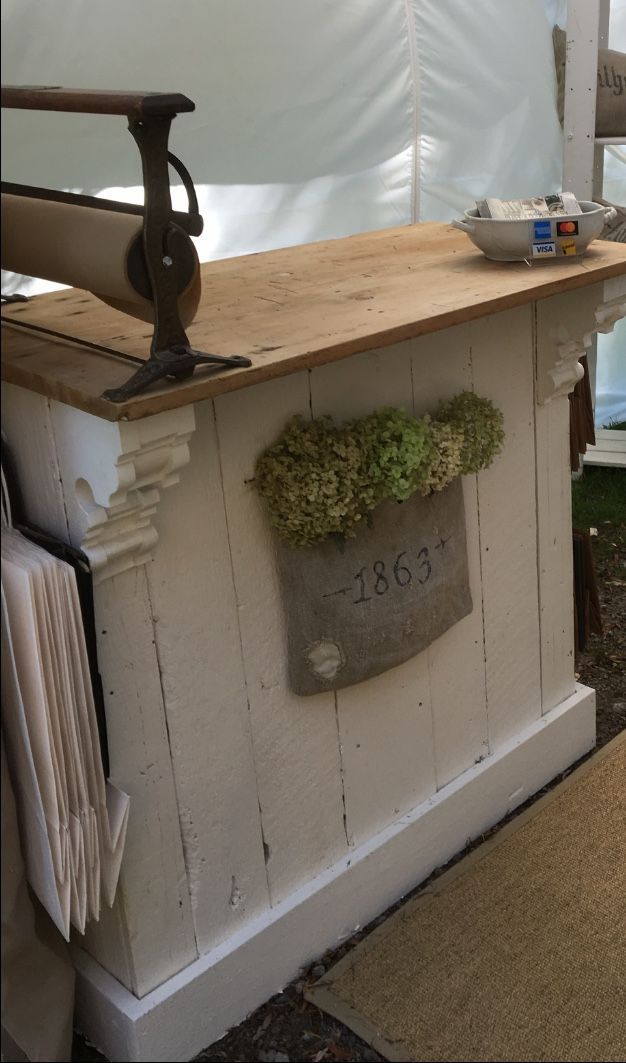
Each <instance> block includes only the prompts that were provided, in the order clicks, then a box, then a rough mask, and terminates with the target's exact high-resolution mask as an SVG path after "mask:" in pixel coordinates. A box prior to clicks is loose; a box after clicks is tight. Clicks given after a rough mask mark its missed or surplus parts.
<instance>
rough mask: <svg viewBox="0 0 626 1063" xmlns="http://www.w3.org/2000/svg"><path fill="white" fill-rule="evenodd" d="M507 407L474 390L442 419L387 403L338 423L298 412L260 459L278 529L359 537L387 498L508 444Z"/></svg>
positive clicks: (288, 533)
mask: <svg viewBox="0 0 626 1063" xmlns="http://www.w3.org/2000/svg"><path fill="white" fill-rule="evenodd" d="M503 439H504V432H503V430H502V414H501V413H500V412H499V411H498V410H497V409H496V408H495V407H494V405H493V403H491V402H490V401H489V400H488V399H481V398H478V397H477V396H476V395H473V394H472V393H470V392H463V393H462V394H461V395H457V396H456V398H454V399H452V400H451V401H450V402H447V403H443V404H442V405H441V406H440V408H439V411H438V417H437V420H434V421H433V420H431V419H430V417H428V416H426V417H424V418H422V419H421V420H417V419H416V418H415V417H412V416H411V415H410V414H409V413H407V412H406V411H405V410H400V409H394V408H392V407H383V408H382V409H380V410H376V411H375V412H374V413H371V414H369V416H367V417H362V418H360V419H359V420H355V421H350V422H348V423H347V424H345V425H343V426H337V425H335V424H334V423H333V421H332V420H331V418H329V417H322V418H318V419H317V420H313V421H305V420H304V419H303V418H302V417H295V418H293V419H292V420H291V421H290V422H289V424H288V425H287V427H286V428H285V430H284V432H283V433H282V435H281V436H280V437H279V439H278V440H277V441H276V443H275V444H274V445H273V446H272V447H270V448H269V449H268V450H266V451H265V453H264V454H262V455H261V457H260V458H259V460H258V462H257V466H256V479H255V483H256V487H257V490H258V491H259V493H260V494H261V495H262V497H263V498H264V500H265V502H266V504H267V508H268V511H269V514H270V519H271V522H272V524H273V525H274V527H275V528H276V531H277V532H278V534H279V536H280V537H281V538H282V539H285V540H286V541H287V542H289V543H291V545H292V546H310V545H312V544H313V543H317V542H323V541H324V540H325V539H328V538H329V537H331V536H332V537H335V538H338V539H339V540H341V539H348V538H353V537H354V536H355V535H356V532H357V530H358V528H359V527H360V525H361V524H362V522H363V521H366V520H368V519H369V516H370V514H371V512H372V510H374V509H375V507H376V506H377V505H378V504H379V503H380V502H382V501H383V500H384V499H386V498H391V499H394V500H395V501H396V502H403V501H405V500H406V499H407V498H409V497H410V495H412V494H413V492H414V491H416V490H418V491H420V493H421V494H424V495H427V494H429V493H430V492H431V491H441V490H442V489H443V488H444V487H445V486H446V484H449V483H450V482H451V480H453V479H454V478H455V476H458V475H459V473H467V472H477V471H478V470H479V469H482V468H484V467H485V466H486V465H488V464H489V463H490V461H491V460H492V459H493V457H494V456H495V454H497V453H498V451H499V450H500V449H501V446H502V441H503Z"/></svg>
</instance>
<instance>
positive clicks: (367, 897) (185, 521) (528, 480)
mask: <svg viewBox="0 0 626 1063" xmlns="http://www.w3.org/2000/svg"><path fill="white" fill-rule="evenodd" d="M283 254H284V253H283ZM260 257H262V256H260ZM500 268H501V267H498V269H500ZM593 280H594V277H593V273H591V272H590V274H589V280H588V281H587V282H585V284H586V286H583V287H580V286H579V287H577V289H576V290H572V291H564V292H563V293H562V294H554V293H552V294H550V295H548V296H545V297H544V296H537V294H536V293H532V292H531V293H530V295H529V298H528V299H527V300H526V301H522V302H521V304H520V305H515V306H513V307H512V308H510V309H503V310H500V311H496V312H492V313H489V314H488V315H487V316H484V315H483V316H477V315H476V314H474V315H473V318H474V319H472V320H465V321H463V320H460V321H459V323H458V324H453V325H451V326H449V327H445V328H443V329H440V330H435V331H432V330H431V331H429V333H428V334H424V335H416V336H415V337H413V338H408V339H405V340H403V341H401V342H397V343H395V344H392V345H389V346H386V347H385V348H384V349H378V350H369V351H368V350H363V351H362V353H356V354H353V355H352V356H351V357H344V358H343V360H341V361H334V362H330V361H329V362H328V364H322V365H317V366H315V367H313V368H304V369H303V370H301V371H297V369H296V371H294V370H293V369H291V370H290V371H289V373H288V374H286V375H283V376H280V377H278V378H274V379H268V380H267V381H265V382H262V383H257V384H255V385H254V386H250V387H245V388H243V389H240V390H233V391H230V392H229V393H223V394H217V395H216V396H215V397H213V398H211V397H208V398H199V399H197V400H196V401H193V402H191V403H190V404H187V405H183V406H181V407H180V408H175V409H164V410H162V411H161V412H158V413H155V414H152V415H147V416H144V417H142V418H141V419H138V420H132V421H123V420H121V421H117V422H116V421H112V420H106V419H104V418H103V417H101V416H96V415H95V414H93V413H90V412H86V410H84V409H77V408H75V407H73V406H71V405H68V404H66V403H63V402H60V401H58V400H57V399H56V398H53V397H50V395H45V394H41V393H37V392H38V391H41V390H42V389H41V388H40V387H39V388H38V389H37V391H36V390H32V389H30V388H27V387H24V386H19V385H18V384H16V383H11V384H7V385H5V388H4V414H3V429H4V431H5V433H6V435H7V438H8V440H9V443H10V445H11V448H12V451H13V453H14V455H15V458H16V461H17V465H18V471H19V476H20V480H21V484H22V487H23V490H24V493H25V496H26V502H27V509H28V515H29V517H30V519H31V520H32V521H34V522H36V523H38V524H40V525H42V526H43V527H45V528H46V529H48V530H50V531H52V532H54V533H56V534H57V535H59V536H61V537H63V538H66V539H69V540H70V541H72V542H73V543H74V544H75V545H79V546H82V548H83V549H84V550H85V551H86V553H87V554H88V556H89V557H90V559H91V562H92V567H93V571H94V576H95V580H96V587H95V596H96V619H97V631H98V640H99V660H100V669H101V673H102V677H103V685H104V693H105V700H106V711H107V723H108V734H109V745H110V756H111V777H112V779H113V781H114V782H115V783H116V784H117V785H118V786H120V787H121V788H122V789H123V790H125V791H126V792H127V793H129V794H130V795H131V799H132V806H131V818H130V823H129V829H128V841H127V850H126V855H125V858H124V863H123V868H122V877H121V886H120V890H119V895H118V900H117V902H116V905H115V907H114V909H113V911H112V912H110V913H106V916H105V917H104V918H103V919H102V920H101V923H100V924H99V925H97V926H92V927H91V928H90V929H89V930H88V933H87V935H86V938H85V940H84V942H82V943H81V942H80V941H78V940H77V941H76V943H75V944H76V948H77V951H76V962H77V968H78V972H79V980H78V981H79V988H78V1000H79V1019H80V1022H81V1025H82V1028H83V1029H84V1031H85V1032H86V1034H87V1035H88V1036H89V1038H90V1039H91V1040H93V1041H94V1042H95V1043H96V1044H97V1045H98V1046H99V1047H101V1048H102V1050H103V1051H104V1052H105V1053H106V1054H107V1055H108V1056H109V1058H111V1059H112V1060H122V1059H129V1060H146V1061H147V1060H160V1059H165V1058H169V1059H174V1060H185V1059H189V1058H190V1057H191V1056H192V1055H193V1054H194V1053H195V1052H196V1051H198V1050H199V1049H200V1048H202V1047H204V1046H205V1045H207V1044H208V1043H210V1042H211V1041H213V1040H214V1039H216V1038H217V1037H219V1036H220V1035H221V1034H222V1033H223V1032H224V1031H225V1030H226V1029H228V1028H229V1027H230V1026H231V1025H232V1024H234V1023H236V1022H237V1021H239V1020H240V1019H241V1018H243V1017H244V1016H245V1015H246V1014H247V1013H248V1012H249V1011H250V1010H251V1009H252V1008H254V1007H255V1006H256V1005H257V1004H259V1003H261V1002H262V1001H263V1000H264V999H266V998H267V997H268V996H270V995H271V994H272V993H273V992H275V991H276V990H278V989H279V988H281V986H283V985H284V984H285V982H287V981H288V980H289V979H290V978H291V977H292V976H294V975H295V974H296V972H297V970H298V967H299V966H300V965H301V964H303V963H305V962H307V961H309V960H311V959H312V958H314V957H316V956H318V955H320V954H321V953H322V952H323V951H324V950H325V949H326V948H327V947H329V946H332V945H334V944H335V943H336V942H337V941H339V940H340V939H342V938H344V937H345V936H346V935H349V934H350V933H351V932H352V931H353V929H354V928H355V927H356V926H357V925H363V924H364V923H366V922H367V921H368V920H369V919H371V918H372V917H373V916H375V915H376V914H378V913H379V912H380V911H382V910H383V909H384V908H385V907H386V906H387V905H389V904H391V903H392V902H393V901H395V900H396V899H398V898H399V897H400V896H401V895H402V894H403V893H405V892H406V891H408V890H410V889H411V888H412V887H414V886H415V885H416V884H417V883H419V882H420V881H421V880H422V879H423V878H424V877H425V876H426V875H428V873H429V872H430V871H431V870H432V869H433V868H434V867H436V866H438V865H441V864H442V863H444V862H445V861H446V860H448V859H449V858H450V857H451V856H452V855H453V854H454V853H455V852H457V851H458V850H459V849H461V848H462V847H463V846H464V844H465V843H466V841H467V840H468V839H469V838H472V837H475V836H476V835H478V834H480V833H481V832H482V831H484V830H485V829H487V828H488V827H489V826H491V825H492V824H493V823H495V822H496V821H497V820H499V819H500V818H501V817H502V816H503V815H505V814H506V813H507V812H508V811H510V810H511V809H512V808H514V807H515V806H516V805H518V804H520V803H521V802H522V801H524V800H525V799H526V798H527V797H529V796H530V795H531V794H532V793H533V792H534V791H536V790H537V789H538V788H540V787H541V786H542V785H544V784H545V783H546V782H547V781H548V780H550V779H551V778H552V777H553V776H554V775H555V774H557V773H558V772H559V771H561V770H562V769H563V768H565V767H566V766H567V765H568V764H570V763H571V762H573V761H574V760H576V759H577V758H578V757H580V756H581V755H582V754H583V753H585V752H586V751H587V750H588V749H589V748H590V747H591V746H593V744H594V741H595V705H594V694H593V692H592V691H590V690H588V689H587V688H584V687H580V686H577V685H576V683H575V678H574V662H573V621H572V561H571V516H570V489H569V488H570V473H569V449H568V431H567V424H568V407H569V404H568V398H567V395H568V391H569V390H571V389H572V388H573V386H574V384H575V382H576V379H577V375H578V374H577V366H578V355H579V354H581V353H583V352H584V348H585V344H586V343H588V342H589V339H590V336H591V334H592V332H593V331H594V330H597V329H598V328H603V329H608V328H610V327H612V323H613V322H614V320H615V319H616V318H617V317H618V316H620V315H622V314H624V313H625V312H626V259H625V262H624V272H623V273H622V275H619V276H614V277H613V279H609V280H607V281H606V282H600V283H593ZM46 298H48V299H49V298H50V297H46ZM13 379H14V378H13ZM464 388H467V389H473V390H475V391H476V392H477V393H478V394H479V395H483V396H487V397H489V398H490V399H492V400H493V402H494V403H495V404H496V405H497V406H498V407H499V408H500V409H501V410H502V411H503V414H504V424H505V431H506V443H505V447H504V450H503V453H502V454H501V456H500V457H499V458H498V459H497V460H496V461H495V462H494V464H493V465H492V467H491V468H489V469H488V470H486V471H485V472H483V473H481V474H479V475H478V476H477V477H475V476H472V477H464V481H463V489H464V497H465V508H466V521H467V544H468V556H469V568H470V582H471V591H472V598H473V602H474V609H473V611H472V613H471V614H470V615H469V616H467V617H466V618H464V619H463V620H461V621H460V622H458V623H457V624H455V625H454V626H453V627H452V628H451V629H450V630H449V631H447V632H446V633H445V634H444V635H443V636H442V637H441V638H439V639H437V640H436V641H435V642H434V643H433V644H432V645H431V646H430V647H429V648H428V649H427V650H426V651H424V652H423V653H421V654H419V655H418V656H416V657H414V658H412V659H411V660H409V661H407V662H406V663H404V664H402V665H400V666H399V667H397V668H394V669H393V670H391V671H388V672H386V673H385V674H383V675H380V676H378V677H376V678H374V679H370V680H368V681H367V682H364V683H361V684H358V685H356V686H353V687H350V688H347V689H344V690H341V691H339V692H337V693H336V694H333V693H324V694H320V695H317V696H314V697H307V698H299V697H297V696H296V695H294V694H292V693H291V692H290V691H289V689H288V686H287V683H286V658H285V632H284V630H283V616H282V610H281V602H280V597H279V591H278V585H277V574H276V569H275V563H274V557H273V549H272V538H271V534H270V529H269V525H268V521H267V518H266V515H265V513H264V511H263V508H262V505H261V504H260V502H259V499H258V497H257V495H256V493H255V490H254V487H253V485H252V484H251V482H250V481H251V480H252V478H253V474H254V465H255V461H256V459H257V457H258V455H259V453H260V451H261V450H262V449H263V448H264V447H266V446H267V445H268V444H269V443H271V442H272V441H273V440H274V439H275V438H276V436H277V435H278V434H279V432H280V431H281V429H282V428H283V426H284V424H285V422H286V420H287V419H288V417H290V416H291V415H293V414H295V413H301V414H303V415H304V416H310V415H311V414H312V415H313V416H318V415H321V414H325V413H330V414H333V415H334V416H336V417H337V418H339V419H341V418H345V417H353V416H355V415H360V414H365V413H367V412H369V411H371V410H372V409H374V408H375V407H377V406H382V405H393V406H404V407H406V408H407V409H409V410H412V411H414V412H415V413H416V414H417V415H421V414H422V413H424V412H426V411H428V410H432V409H434V408H435V407H436V406H437V404H438V402H439V401H440V400H442V399H446V398H449V397H451V396H452V395H453V394H455V393H457V392H459V391H460V390H462V389H464ZM81 944H82V948H81V947H79V946H80V945H81Z"/></svg>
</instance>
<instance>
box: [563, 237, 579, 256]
mask: <svg viewBox="0 0 626 1063" xmlns="http://www.w3.org/2000/svg"><path fill="white" fill-rule="evenodd" d="M559 246H560V248H561V253H562V254H564V255H576V254H578V252H577V250H576V241H575V240H559Z"/></svg>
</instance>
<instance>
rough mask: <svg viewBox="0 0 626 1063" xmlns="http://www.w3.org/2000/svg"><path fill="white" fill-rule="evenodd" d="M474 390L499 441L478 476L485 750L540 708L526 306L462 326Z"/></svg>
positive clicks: (530, 337)
mask: <svg viewBox="0 0 626 1063" xmlns="http://www.w3.org/2000/svg"><path fill="white" fill-rule="evenodd" d="M469 329H470V339H471V346H472V365H473V377H474V389H475V391H476V393H477V394H478V395H484V396H486V397H487V398H490V399H492V400H493V402H494V403H495V404H496V406H498V407H499V409H500V410H502V413H503V415H504V430H505V433H506V440H505V444H504V449H503V451H502V453H501V454H500V455H499V456H498V458H496V460H495V461H494V463H493V465H491V467H490V468H488V469H485V470H484V471H483V472H481V473H479V475H478V508H479V526H480V552H481V567H482V577H483V601H484V622H485V657H486V669H487V672H486V678H487V712H488V718H489V743H490V751H491V752H494V751H495V750H497V749H499V748H500V747H501V746H502V744H503V743H504V742H506V741H507V740H509V739H510V738H512V736H513V735H515V734H517V733H518V732H519V731H520V730H521V729H522V728H523V727H525V726H528V725H530V724H531V723H532V722H533V720H535V719H536V718H537V716H538V715H540V714H541V680H540V653H539V603H538V590H537V520H536V495H535V453H534V449H535V448H534V388H533V376H534V370H533V353H532V352H533V328H532V306H526V307H520V308H518V309H515V310H509V311H506V312H505V313H503V314H496V315H494V316H493V317H488V318H484V319H482V320H480V321H476V322H473V323H472V324H471V325H470V326H469Z"/></svg>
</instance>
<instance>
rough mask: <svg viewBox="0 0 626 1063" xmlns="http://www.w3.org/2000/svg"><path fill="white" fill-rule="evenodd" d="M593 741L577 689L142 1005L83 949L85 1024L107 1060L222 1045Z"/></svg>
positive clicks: (591, 708)
mask: <svg viewBox="0 0 626 1063" xmlns="http://www.w3.org/2000/svg"><path fill="white" fill-rule="evenodd" d="M594 743H595V697H594V693H593V691H592V690H589V689H588V688H587V687H577V689H576V692H575V694H574V695H572V697H571V698H568V699H567V701H565V702H562V703H561V704H560V705H559V706H557V707H556V708H555V709H553V710H552V711H551V712H550V713H548V714H547V715H546V716H545V717H544V718H543V719H537V720H536V721H535V722H534V723H533V724H532V725H531V726H530V727H528V728H525V729H522V730H520V732H519V733H518V735H517V736H516V737H515V738H514V739H512V740H511V741H510V742H508V743H506V744H505V745H504V746H503V747H502V748H501V749H500V750H499V752H498V753H495V754H494V755H493V756H491V757H488V758H487V759H486V760H484V761H482V762H481V763H480V764H476V765H474V766H473V767H472V768H469V769H468V770H467V771H466V772H464V773H463V775H462V776H460V777H459V778H458V779H455V780H454V781H453V782H452V783H449V784H448V785H447V786H444V787H443V788H442V789H441V790H439V792H438V793H437V794H436V795H434V797H432V798H430V799H429V800H427V801H425V802H424V803H423V804H420V805H418V806H417V807H416V808H415V809H413V810H412V812H411V813H410V814H408V815H406V816H403V817H401V819H400V820H398V821H397V822H396V823H394V824H392V825H391V826H389V827H387V828H386V829H385V830H384V831H381V832H380V833H379V834H376V835H374V837H372V838H371V839H369V840H368V841H367V842H366V843H365V844H364V845H363V846H361V847H360V848H359V849H357V850H352V851H351V852H350V853H349V855H348V857H347V858H346V857H344V858H343V859H342V860H341V861H339V862H338V863H337V864H335V866H333V867H332V868H330V869H329V870H328V871H326V872H324V873H323V874H321V875H319V876H318V877H317V878H316V879H314V880H313V881H312V882H310V883H308V884H307V885H306V886H304V887H303V888H302V889H300V890H298V891H297V892H296V893H294V894H293V895H292V896H291V897H289V898H288V899H287V900H286V901H285V902H284V903H283V904H280V905H278V906H277V907H276V908H275V909H273V910H272V911H271V912H270V913H269V914H268V915H266V916H263V917H261V918H260V919H258V920H256V921H255V922H254V923H253V924H251V925H249V926H248V927H247V928H246V929H245V931H244V932H238V933H237V934H236V935H234V937H233V938H232V939H231V940H230V941H229V942H228V945H227V946H220V947H219V948H217V949H214V950H213V951H212V952H210V953H208V954H207V955H205V956H202V957H200V959H198V960H196V962H195V963H194V964H192V965H191V966H190V967H188V968H187V970H185V971H183V972H181V974H180V975H177V976H176V977H174V978H172V979H170V980H169V982H167V983H166V984H165V985H163V986H161V987H160V988H159V989H157V990H155V992H154V993H151V994H150V995H149V996H148V997H146V998H145V999H144V1000H136V999H135V998H134V997H131V996H130V994H128V993H126V992H125V991H124V990H123V989H122V987H121V986H120V985H119V983H117V982H115V981H114V980H113V979H112V978H110V977H108V976H107V974H106V972H104V971H103V970H102V968H101V967H99V966H98V964H96V963H94V962H93V960H91V959H90V957H88V956H86V955H85V953H84V952H80V951H76V952H75V954H74V959H75V964H76V967H77V972H78V979H77V1009H78V1022H79V1025H80V1029H82V1030H83V1031H84V1032H85V1033H86V1034H87V1035H88V1037H89V1038H90V1040H92V1041H93V1042H94V1043H95V1044H96V1045H97V1047H98V1048H99V1049H100V1050H101V1051H103V1052H104V1053H105V1054H106V1056H107V1058H108V1059H110V1060H113V1061H115V1060H120V1061H122V1060H124V1061H126V1060H134V1061H137V1063H150V1061H158V1060H162V1059H164V1058H166V1059H172V1060H180V1061H183V1060H187V1059H190V1058H191V1057H192V1056H194V1055H195V1053H196V1052H198V1051H200V1050H201V1048H202V1047H204V1046H205V1045H207V1044H210V1043H211V1042H213V1041H215V1040H216V1039H217V1038H219V1037H221V1036H223V1034H225V1033H226V1031H227V1030H228V1029H230V1027H231V1026H234V1025H235V1024H236V1023H238V1022H240V1021H241V1020H242V1019H243V1018H244V1017H245V1016H246V1015H248V1014H249V1013H250V1012H251V1011H252V1010H253V1009H254V1008H255V1007H257V1006H258V1005H259V1004H262V1003H263V1001H265V1000H267V999H268V997H269V996H271V995H272V994H273V993H275V992H276V991H277V989H278V988H280V987H281V986H283V985H285V984H286V983H287V982H288V981H289V980H290V979H292V978H294V977H295V976H296V974H297V972H298V969H299V968H301V967H302V966H304V965H305V964H308V963H310V962H311V961H312V960H313V959H317V958H318V957H319V956H320V955H321V954H322V953H323V952H324V950H325V949H327V948H331V947H333V946H335V945H337V943H338V942H339V941H342V940H345V939H346V938H347V937H350V936H351V935H352V933H353V932H354V930H355V928H356V927H357V926H359V925H360V926H363V925H364V924H366V923H367V922H369V920H370V919H372V918H373V917H374V916H376V915H378V914H379V913H380V912H381V911H384V910H385V908H387V907H388V906H389V905H390V904H392V903H393V902H394V901H396V900H398V899H399V898H400V897H401V896H403V895H404V894H406V893H407V892H408V891H409V890H410V889H411V888H413V887H414V886H415V885H417V884H418V882H419V881H421V880H422V879H424V878H425V877H426V876H427V875H428V874H429V872H430V871H432V869H433V868H434V867H437V866H440V865H442V864H444V863H445V862H446V861H447V860H448V859H449V858H450V857H451V856H452V855H453V854H454V853H456V852H458V851H459V849H461V848H462V847H463V846H464V845H465V843H466V841H467V839H468V838H475V837H477V836H479V835H480V834H482V833H483V832H484V831H485V830H487V829H488V828H489V827H490V826H493V824H494V823H495V822H497V821H498V820H499V819H501V818H502V817H503V816H504V815H506V814H507V813H508V812H510V811H512V809H514V808H515V807H517V806H518V805H519V804H521V802H522V801H524V800H525V799H526V798H527V797H529V796H531V795H532V794H533V793H535V792H536V791H537V790H539V789H540V788H541V787H542V786H544V785H545V784H546V783H547V782H549V781H550V780H551V779H553V778H554V777H555V775H557V774H558V773H559V772H561V771H563V770H564V769H565V768H566V767H568V766H569V765H570V764H572V763H573V762H574V761H575V760H578V758H579V757H581V756H583V755H584V754H585V753H586V752H588V750H589V749H591V748H592V747H593V745H594Z"/></svg>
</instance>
